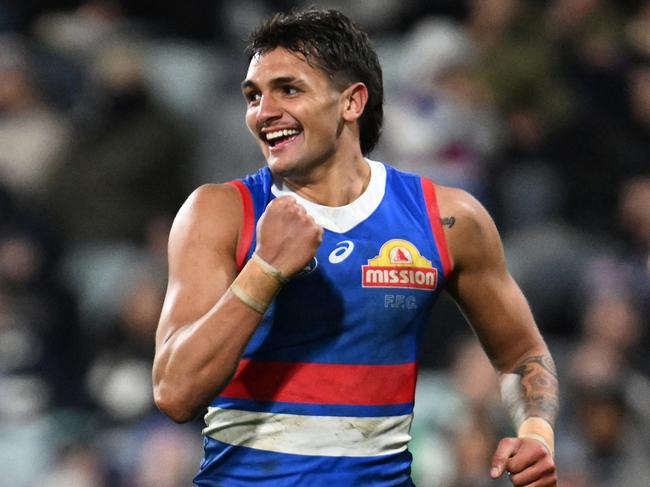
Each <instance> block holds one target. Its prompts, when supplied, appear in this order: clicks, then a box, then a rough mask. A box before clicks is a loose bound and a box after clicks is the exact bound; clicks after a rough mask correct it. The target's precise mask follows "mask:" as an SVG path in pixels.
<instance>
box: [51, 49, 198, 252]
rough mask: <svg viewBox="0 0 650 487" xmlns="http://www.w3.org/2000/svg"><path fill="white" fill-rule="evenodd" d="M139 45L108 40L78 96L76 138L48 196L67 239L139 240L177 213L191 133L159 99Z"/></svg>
mask: <svg viewBox="0 0 650 487" xmlns="http://www.w3.org/2000/svg"><path fill="white" fill-rule="evenodd" d="M142 62H143V58H142V56H141V52H140V51H139V49H138V46H137V44H136V45H134V44H133V43H132V42H130V41H129V40H128V39H122V40H120V41H116V42H114V43H110V44H109V45H104V46H102V47H101V48H100V49H98V51H97V52H96V53H95V56H94V58H93V61H92V78H91V79H90V80H89V83H90V84H89V86H87V91H86V95H87V96H83V97H82V98H81V100H80V106H78V107H77V112H78V113H81V114H83V117H82V118H80V119H76V120H74V122H75V123H74V132H73V137H72V143H71V144H69V145H68V146H67V147H66V150H65V151H64V154H63V156H62V163H61V164H60V165H59V167H58V170H57V171H54V172H53V173H52V177H51V180H50V186H49V193H48V202H49V208H50V211H51V214H52V217H53V221H55V222H56V224H57V225H59V226H60V228H61V231H62V232H63V235H64V236H65V238H66V240H67V241H70V242H75V243H77V244H79V243H83V242H86V243H87V242H93V241H102V240H103V241H120V240H126V241H133V240H134V237H136V240H137V236H141V234H142V231H143V228H144V227H145V226H146V224H147V222H148V221H149V220H150V219H153V218H154V217H157V216H159V215H161V214H173V211H174V210H175V209H176V208H177V207H178V205H179V204H180V202H181V200H182V196H183V195H184V194H185V191H184V190H185V186H184V178H183V175H182V174H183V173H182V166H183V161H184V160H185V158H186V157H187V152H186V151H187V149H188V147H187V145H186V142H187V139H186V138H185V135H184V134H183V131H182V129H181V128H180V127H179V126H178V125H177V124H176V122H175V121H174V119H173V118H172V117H171V116H170V115H169V114H168V113H166V112H165V111H163V110H161V109H160V108H159V107H157V106H156V105H154V104H153V103H152V101H151V98H150V96H149V94H148V92H147V90H146V87H145V85H144V83H143V78H142V72H141V69H142V64H141V63H142Z"/></svg>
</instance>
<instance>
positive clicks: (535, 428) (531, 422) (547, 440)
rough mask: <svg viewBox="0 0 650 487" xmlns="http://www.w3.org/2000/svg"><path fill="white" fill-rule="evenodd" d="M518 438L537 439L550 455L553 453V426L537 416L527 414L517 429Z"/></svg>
mask: <svg viewBox="0 0 650 487" xmlns="http://www.w3.org/2000/svg"><path fill="white" fill-rule="evenodd" d="M517 437H518V438H532V439H534V440H537V441H539V442H540V443H542V444H543V445H544V447H546V449H547V450H548V451H549V453H550V454H551V456H554V455H555V433H554V431H553V426H551V424H550V423H549V422H548V421H547V420H545V419H544V418H540V417H537V416H529V417H528V418H526V419H525V420H524V421H523V422H522V423H521V425H520V426H519V428H518V429H517Z"/></svg>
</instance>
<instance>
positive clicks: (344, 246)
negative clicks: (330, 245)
mask: <svg viewBox="0 0 650 487" xmlns="http://www.w3.org/2000/svg"><path fill="white" fill-rule="evenodd" d="M336 245H338V247H336V248H335V249H334V250H332V251H331V252H330V255H329V261H330V262H331V263H332V264H340V263H341V262H343V261H344V260H345V259H347V258H348V257H349V256H350V254H351V253H352V251H353V250H354V242H352V241H350V240H343V241H342V242H339V243H337V244H336Z"/></svg>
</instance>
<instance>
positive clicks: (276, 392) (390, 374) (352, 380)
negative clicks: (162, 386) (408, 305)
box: [221, 359, 417, 406]
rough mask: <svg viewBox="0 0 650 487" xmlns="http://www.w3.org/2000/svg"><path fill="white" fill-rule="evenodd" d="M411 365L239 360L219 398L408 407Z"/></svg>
mask: <svg viewBox="0 0 650 487" xmlns="http://www.w3.org/2000/svg"><path fill="white" fill-rule="evenodd" d="M416 375H417V368H416V364H415V362H411V363H407V364H398V365H347V364H345V365H343V364H312V363H300V362H258V361H253V360H247V359H242V360H241V361H240V362H239V366H238V367H237V372H236V373H235V375H234V377H233V379H232V381H231V382H230V384H228V386H227V387H226V388H225V389H224V390H223V392H222V393H221V397H229V398H233V399H252V400H257V401H277V402H294V403H303V404H305V403H306V404H349V405H358V406H361V405H364V406H385V405H390V404H404V403H408V402H413V398H414V394H415V379H416Z"/></svg>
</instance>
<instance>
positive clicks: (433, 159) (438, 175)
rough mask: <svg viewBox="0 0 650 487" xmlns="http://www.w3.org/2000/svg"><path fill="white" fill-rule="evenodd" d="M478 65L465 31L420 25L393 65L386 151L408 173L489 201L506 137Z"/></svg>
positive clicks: (432, 22) (441, 22) (444, 23)
mask: <svg viewBox="0 0 650 487" xmlns="http://www.w3.org/2000/svg"><path fill="white" fill-rule="evenodd" d="M402 51H403V52H402ZM476 62H477V50H476V46H475V45H474V43H473V42H472V39H471V38H470V37H468V35H467V33H465V32H464V31H463V29H462V27H461V26H459V25H457V24H455V23H454V22H452V21H451V20H445V19H442V18H428V19H425V20H423V21H421V22H419V23H418V24H417V25H415V26H414V28H413V29H412V30H411V31H410V32H409V34H408V36H407V39H406V43H405V45H404V47H403V48H402V49H400V58H399V60H398V61H397V62H396V64H397V66H396V67H397V69H398V70H399V75H398V77H397V81H398V85H397V86H396V87H395V88H394V89H393V91H392V93H391V94H390V95H388V96H387V101H386V127H385V129H384V137H385V140H384V141H383V142H382V145H381V150H382V152H384V153H386V154H387V155H388V156H389V158H390V159H392V160H395V164H396V165H397V166H399V167H400V168H402V169H404V170H409V171H413V172H417V173H418V174H423V175H425V176H426V177H430V178H432V179H434V180H436V181H438V182H440V183H441V184H449V185H454V186H459V187H461V188H463V189H466V190H468V191H470V192H472V193H473V194H474V195H475V196H477V197H478V198H479V199H481V200H483V201H486V200H487V196H488V189H487V186H486V183H487V179H486V174H487V170H486V168H487V166H488V164H489V163H490V162H491V157H492V156H493V154H494V153H495V151H496V150H497V149H498V147H499V143H500V137H501V135H502V134H501V130H500V129H501V127H500V123H499V119H498V117H497V115H496V113H495V112H494V107H493V106H492V103H491V96H490V93H489V91H488V90H487V89H486V87H485V86H484V85H483V84H482V83H481V82H480V81H479V80H477V79H476V77H475V76H474V70H475V68H476Z"/></svg>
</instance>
